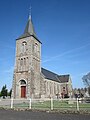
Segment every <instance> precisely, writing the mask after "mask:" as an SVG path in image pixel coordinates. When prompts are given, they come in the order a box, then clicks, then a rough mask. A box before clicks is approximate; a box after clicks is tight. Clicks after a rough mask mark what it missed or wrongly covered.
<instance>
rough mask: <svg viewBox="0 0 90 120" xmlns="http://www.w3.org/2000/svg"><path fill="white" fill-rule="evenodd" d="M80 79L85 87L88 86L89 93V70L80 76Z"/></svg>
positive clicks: (89, 91)
mask: <svg viewBox="0 0 90 120" xmlns="http://www.w3.org/2000/svg"><path fill="white" fill-rule="evenodd" d="M82 80H83V82H84V84H85V85H86V87H87V88H88V93H89V95H90V72H89V73H88V74H86V75H84V76H83V77H82Z"/></svg>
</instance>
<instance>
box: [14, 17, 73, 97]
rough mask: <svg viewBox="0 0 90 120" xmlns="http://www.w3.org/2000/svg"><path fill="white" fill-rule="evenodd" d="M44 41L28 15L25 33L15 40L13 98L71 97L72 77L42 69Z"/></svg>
mask: <svg viewBox="0 0 90 120" xmlns="http://www.w3.org/2000/svg"><path fill="white" fill-rule="evenodd" d="M41 45H42V43H41V41H40V40H39V39H38V38H37V36H36V33H35V31H34V27H33V23H32V19H31V17H30V16H29V19H28V21H27V25H26V27H25V30H24V33H23V34H22V35H21V36H20V37H19V38H17V39H16V57H15V68H14V75H13V85H12V97H13V98H17V99H20V98H50V97H53V98H59V97H70V96H71V95H72V82H71V78H70V75H69V74H68V75H58V74H56V73H53V72H51V71H49V70H46V69H44V68H41Z"/></svg>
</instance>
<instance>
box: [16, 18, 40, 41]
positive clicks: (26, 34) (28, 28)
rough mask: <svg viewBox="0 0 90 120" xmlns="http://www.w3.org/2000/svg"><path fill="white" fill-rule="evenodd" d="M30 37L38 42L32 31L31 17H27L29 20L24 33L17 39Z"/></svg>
mask: <svg viewBox="0 0 90 120" xmlns="http://www.w3.org/2000/svg"><path fill="white" fill-rule="evenodd" d="M30 36H33V37H34V38H35V39H37V40H38V38H37V36H36V33H35V30H34V26H33V22H32V19H31V17H29V19H28V22H27V24H26V27H25V30H24V33H23V34H22V35H21V36H20V37H19V38H18V39H22V38H26V37H30ZM18 39H17V40H18ZM38 41H39V40H38ZM39 42H40V41H39Z"/></svg>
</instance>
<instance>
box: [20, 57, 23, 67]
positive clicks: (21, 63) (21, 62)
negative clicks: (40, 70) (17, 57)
mask: <svg viewBox="0 0 90 120" xmlns="http://www.w3.org/2000/svg"><path fill="white" fill-rule="evenodd" d="M20 65H21V66H22V65H23V59H22V58H21V61H20Z"/></svg>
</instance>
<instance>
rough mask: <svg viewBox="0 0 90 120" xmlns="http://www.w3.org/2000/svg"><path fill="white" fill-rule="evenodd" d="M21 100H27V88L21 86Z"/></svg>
mask: <svg viewBox="0 0 90 120" xmlns="http://www.w3.org/2000/svg"><path fill="white" fill-rule="evenodd" d="M21 98H26V86H21Z"/></svg>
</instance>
